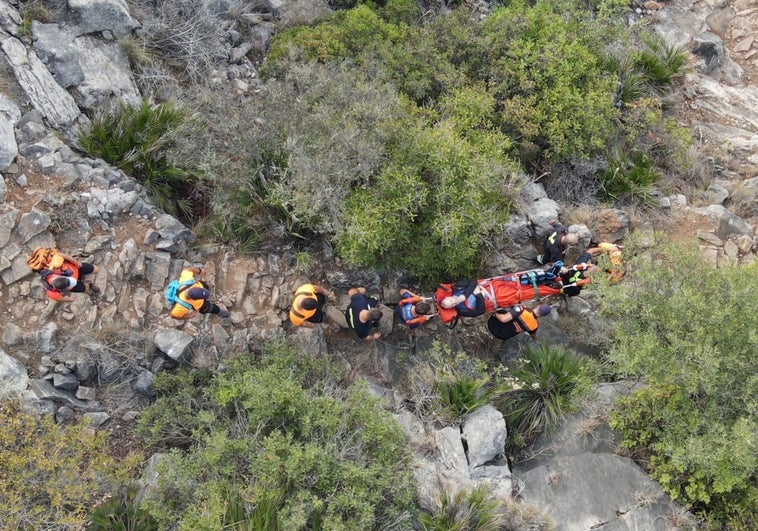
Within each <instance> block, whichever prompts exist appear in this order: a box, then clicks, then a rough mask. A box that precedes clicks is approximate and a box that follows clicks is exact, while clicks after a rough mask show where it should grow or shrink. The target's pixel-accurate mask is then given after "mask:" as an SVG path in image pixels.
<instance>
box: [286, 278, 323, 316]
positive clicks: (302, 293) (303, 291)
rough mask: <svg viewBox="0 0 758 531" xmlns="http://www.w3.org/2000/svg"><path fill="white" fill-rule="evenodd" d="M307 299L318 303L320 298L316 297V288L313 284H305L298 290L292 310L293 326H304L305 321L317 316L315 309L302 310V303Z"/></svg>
mask: <svg viewBox="0 0 758 531" xmlns="http://www.w3.org/2000/svg"><path fill="white" fill-rule="evenodd" d="M305 299H313V300H315V301H318V297H316V288H315V287H314V286H313V284H303V285H302V286H300V287H299V288H297V291H296V292H295V298H294V299H293V301H292V309H291V310H290V321H292V324H294V325H295V326H302V325H303V323H304V322H305V321H307V320H308V319H310V318H311V317H313V316H314V315H315V314H316V309H315V308H314V309H313V310H303V309H301V308H302V307H301V305H302V302H303V300H305Z"/></svg>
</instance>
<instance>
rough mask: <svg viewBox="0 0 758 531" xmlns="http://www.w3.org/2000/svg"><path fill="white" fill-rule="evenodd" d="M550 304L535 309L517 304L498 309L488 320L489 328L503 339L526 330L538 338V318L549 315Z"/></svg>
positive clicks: (533, 337) (494, 334) (497, 336)
mask: <svg viewBox="0 0 758 531" xmlns="http://www.w3.org/2000/svg"><path fill="white" fill-rule="evenodd" d="M550 311H551V308H550V306H548V305H547V304H541V305H539V306H538V307H537V308H535V309H534V310H530V309H528V308H526V307H524V306H521V305H516V306H512V307H510V308H506V309H502V310H497V311H496V312H495V313H494V314H492V316H490V318H489V319H488V320H487V328H488V329H489V331H490V332H491V333H492V335H493V336H495V337H496V338H498V339H502V340H503V341H505V340H507V339H510V338H512V337H516V336H517V335H519V334H521V333H523V332H526V333H528V334H529V335H530V336H531V337H532V339H536V335H537V330H538V329H539V327H540V323H539V321H538V319H539V318H540V317H544V316H546V315H549V314H550Z"/></svg>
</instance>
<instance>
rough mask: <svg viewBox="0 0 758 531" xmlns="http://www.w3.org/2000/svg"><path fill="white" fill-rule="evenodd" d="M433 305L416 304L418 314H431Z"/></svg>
mask: <svg viewBox="0 0 758 531" xmlns="http://www.w3.org/2000/svg"><path fill="white" fill-rule="evenodd" d="M431 311H432V305H431V304H429V303H428V302H419V303H418V304H416V313H417V314H419V315H427V314H429V313H431Z"/></svg>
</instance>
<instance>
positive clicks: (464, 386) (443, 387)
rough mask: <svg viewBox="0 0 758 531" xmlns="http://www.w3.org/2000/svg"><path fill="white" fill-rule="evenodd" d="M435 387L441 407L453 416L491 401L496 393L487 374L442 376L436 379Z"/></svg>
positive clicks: (458, 415) (469, 411) (465, 412)
mask: <svg viewBox="0 0 758 531" xmlns="http://www.w3.org/2000/svg"><path fill="white" fill-rule="evenodd" d="M436 388H437V393H438V394H439V397H440V400H441V401H442V404H443V407H444V408H445V410H446V411H448V412H449V413H450V414H451V415H452V416H453V417H455V418H460V417H461V416H463V415H466V414H468V413H471V412H472V411H474V410H475V409H477V408H480V407H481V406H483V405H485V404H489V403H491V402H492V400H493V398H494V396H495V395H496V393H497V391H496V390H495V389H494V388H493V387H492V386H491V385H490V379H489V377H488V376H470V375H468V374H462V373H453V374H447V375H445V376H443V377H442V378H441V379H440V380H439V381H437V383H436Z"/></svg>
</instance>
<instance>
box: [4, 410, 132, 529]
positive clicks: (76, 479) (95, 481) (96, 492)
mask: <svg viewBox="0 0 758 531" xmlns="http://www.w3.org/2000/svg"><path fill="white" fill-rule="evenodd" d="M0 426H2V429H0V522H2V524H3V528H4V529H29V530H31V529H81V528H82V527H83V526H84V524H85V523H86V522H87V515H88V512H89V509H90V507H92V506H93V505H94V504H95V503H97V502H98V501H100V500H102V499H103V498H105V497H107V496H108V494H109V492H110V489H111V485H112V484H114V483H118V482H120V481H123V480H125V479H126V478H127V477H128V476H129V475H130V474H131V473H133V471H134V469H135V468H136V460H135V458H134V456H132V455H130V456H128V457H127V458H126V459H121V460H120V461H117V460H116V459H115V458H114V457H113V456H112V455H111V454H110V448H109V445H108V436H107V433H106V432H103V431H95V430H92V429H91V428H88V427H87V426H86V425H85V424H76V425H62V424H56V423H55V420H54V419H53V418H52V416H50V415H43V416H36V415H30V414H26V413H24V412H23V411H22V410H21V408H20V405H19V404H17V403H14V402H4V403H3V404H1V405H0Z"/></svg>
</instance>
